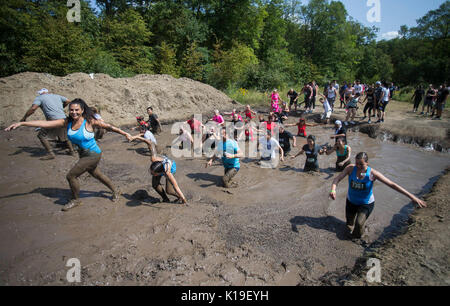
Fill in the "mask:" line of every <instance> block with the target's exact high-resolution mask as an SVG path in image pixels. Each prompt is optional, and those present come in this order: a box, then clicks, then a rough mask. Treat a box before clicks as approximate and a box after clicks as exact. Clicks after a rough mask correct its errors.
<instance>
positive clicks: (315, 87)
mask: <svg viewBox="0 0 450 306" xmlns="http://www.w3.org/2000/svg"><path fill="white" fill-rule="evenodd" d="M309 85H310V86H311V87H312V97H311V106H312V111H311V113H312V112H313V111H314V110H315V109H316V97H317V94H318V93H319V86H318V85H317V83H316V81H312V82H311V83H309Z"/></svg>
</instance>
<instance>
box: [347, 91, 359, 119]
mask: <svg viewBox="0 0 450 306" xmlns="http://www.w3.org/2000/svg"><path fill="white" fill-rule="evenodd" d="M359 99H360V93H356V94H355V95H354V96H352V97H351V99H350V101H349V102H348V103H347V109H348V112H347V116H346V117H345V121H344V124H345V125H348V119H351V120H350V124H355V121H353V120H354V119H355V116H356V110H357V108H358V102H359ZM359 103H361V102H359ZM350 117H351V118H350Z"/></svg>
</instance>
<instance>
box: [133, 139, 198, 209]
mask: <svg viewBox="0 0 450 306" xmlns="http://www.w3.org/2000/svg"><path fill="white" fill-rule="evenodd" d="M185 132H186V135H188V136H189V137H190V136H191V135H190V133H189V132H188V131H185ZM134 140H140V141H142V142H145V143H146V144H147V146H148V149H149V150H150V152H151V161H152V163H151V165H150V169H149V172H150V174H151V175H152V187H153V189H155V191H156V192H157V193H158V194H159V195H160V196H161V198H162V199H163V202H165V203H169V202H170V199H169V197H168V196H167V195H168V194H169V195H173V196H175V197H177V199H176V200H175V201H174V202H173V203H180V204H186V203H187V201H186V198H185V197H184V194H183V192H182V191H181V189H180V187H179V186H178V183H177V180H176V179H175V176H174V175H175V173H176V171H177V164H176V163H175V161H174V160H171V159H169V158H168V157H167V156H157V154H156V149H155V147H154V144H153V143H152V141H150V140H148V139H146V138H142V137H140V136H139V135H138V136H134V137H131V138H130V141H134ZM163 176H164V177H165V178H166V189H165V190H164V188H163V186H162V184H161V178H162V177H163Z"/></svg>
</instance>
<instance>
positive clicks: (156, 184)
mask: <svg viewBox="0 0 450 306" xmlns="http://www.w3.org/2000/svg"><path fill="white" fill-rule="evenodd" d="M152 186H153V189H155V190H156V192H157V193H158V194H159V195H160V196H161V197H162V199H163V202H170V200H169V198H168V197H167V194H166V192H165V191H164V188H163V186H162V185H161V176H153V178H152Z"/></svg>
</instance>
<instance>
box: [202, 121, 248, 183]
mask: <svg viewBox="0 0 450 306" xmlns="http://www.w3.org/2000/svg"><path fill="white" fill-rule="evenodd" d="M221 136H222V140H221V141H219V143H218V144H217V145H216V149H215V152H214V155H213V156H212V157H211V159H210V160H209V161H208V163H207V164H206V168H207V167H208V166H211V165H212V163H213V161H214V159H216V157H218V156H222V163H223V167H224V168H225V174H224V176H223V186H224V187H225V188H230V187H236V186H237V183H236V182H233V181H232V180H233V178H234V176H235V175H236V174H237V173H238V172H239V169H240V167H241V166H240V163H239V158H240V157H243V154H242V152H241V150H240V149H239V146H238V144H237V142H236V141H234V140H232V139H230V138H229V137H228V135H227V131H226V129H222V131H221Z"/></svg>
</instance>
